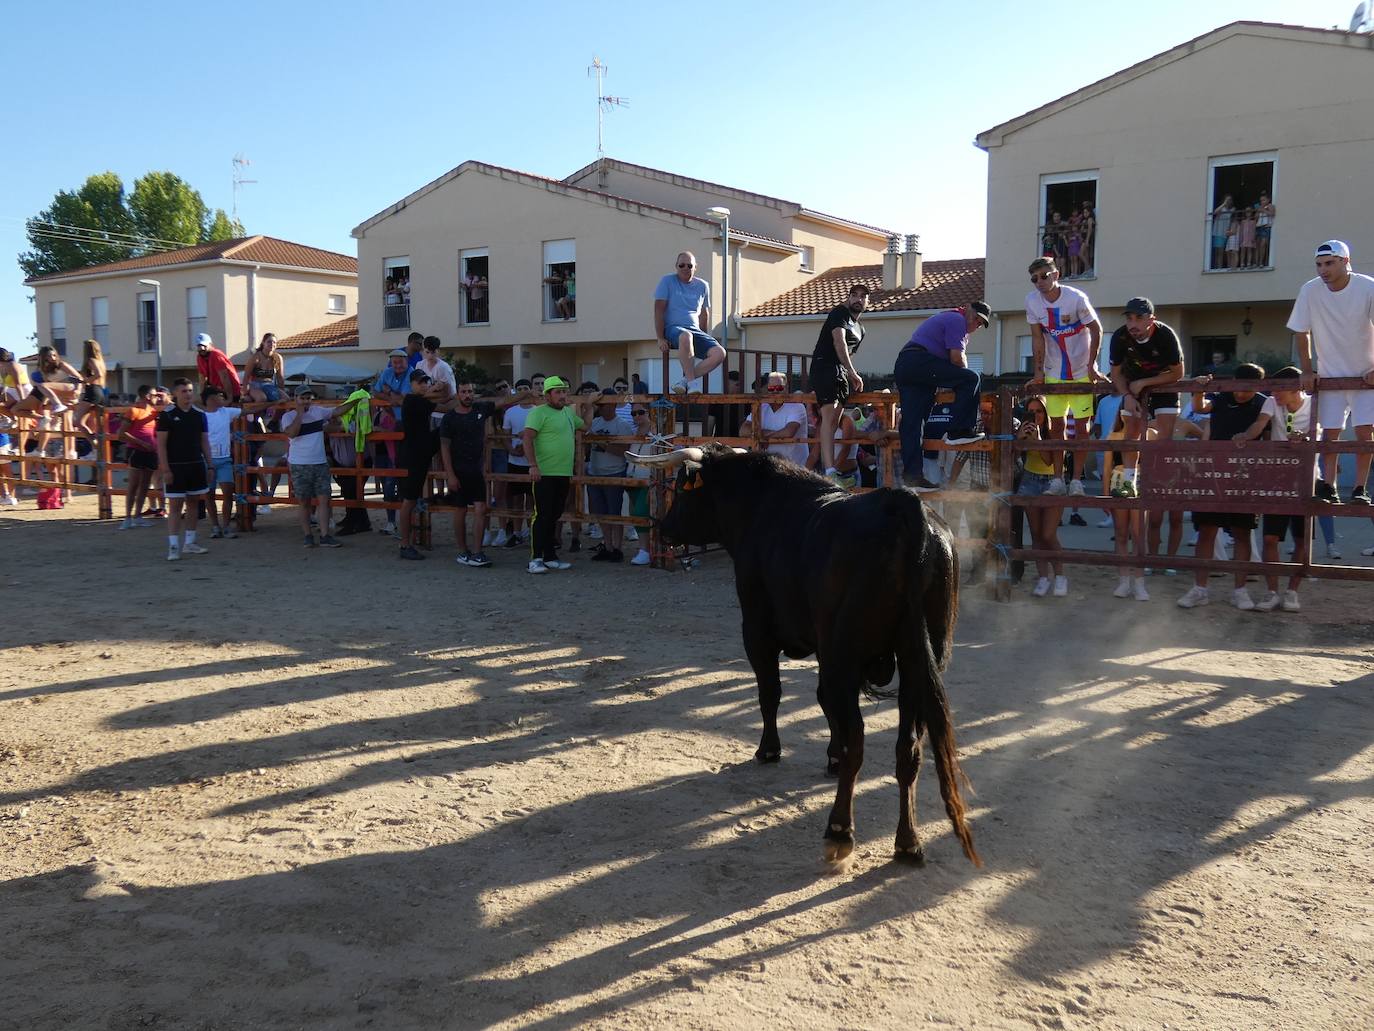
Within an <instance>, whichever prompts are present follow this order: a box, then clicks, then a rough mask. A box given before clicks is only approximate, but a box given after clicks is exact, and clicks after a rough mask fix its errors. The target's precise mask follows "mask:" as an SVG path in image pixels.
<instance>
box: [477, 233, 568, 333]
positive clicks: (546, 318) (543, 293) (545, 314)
mask: <svg viewBox="0 0 1374 1031" xmlns="http://www.w3.org/2000/svg"><path fill="white" fill-rule="evenodd" d="M561 244H568V245H570V246H571V251H570V252H568V253H570V255H571V256H570V257H569V256H562V257H560V254H562V253H563V252H564V251H567V248H565V247H561V246H559V245H561ZM550 246H552V247H553V248H554V253H553V254H552V255H551V254H550V253H549V248H550ZM541 252H542V254H543V257H544V264H543V269H544V274H543V275H542V276H540V280H541V282H540V284H539V285H540V292H539V310H540V321H541V322H552V323H554V324H559V323H563V322H576V321H577V316H576V315H574V316H573V317H572V318H570V319H564V318H560V317H559V316H558V315H556V314H555V313H554V308H553V287H552V286H550V285H549V284H548V283H545V282H542V280H544V279H547V278H548V277H549V275H550V274H551V272H552V269H553V266H555V265H571V266H572V267H573V275H574V276H576V275H577V240H575V239H561V240H545V241H544V242H543V245H542V247H541ZM550 257H552V258H554V259H555V260H553V261H550V260H549V258H550ZM487 270H488V271H487V283H488V284H490V283H491V271H490V270H491V258H490V257H488V258H487ZM490 307H491V306H490V303H488V311H487V314H488V316H490V314H491V310H490Z"/></svg>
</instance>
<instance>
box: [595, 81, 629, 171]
mask: <svg viewBox="0 0 1374 1031" xmlns="http://www.w3.org/2000/svg"><path fill="white" fill-rule="evenodd" d="M610 73H611V66H610V65H608V64H603V63H602V61H601V58H599V57H593V58H592V63H591V65H589V66H588V68H587V75H588V76H589V77H591V76H595V77H596V160H597V161H598V162H600V161H602V160H603V159H604V158H605V157H606V148H605V146H604V136H603V125H602V122H603V119H604V117H605V113H606V112H607V111H609V110H610V109H611V108H612V107H629V106H630V98H629V97H608V96H607V95H606V94H604V93H602V92H601V80H602V79H603V78H604V77H605V76H607V75H609V74H610Z"/></svg>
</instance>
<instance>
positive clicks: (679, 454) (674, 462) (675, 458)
mask: <svg viewBox="0 0 1374 1031" xmlns="http://www.w3.org/2000/svg"><path fill="white" fill-rule="evenodd" d="M625 457H626V458H628V459H629V460H630V461H631V462H638V463H639V464H640V465H661V466H664V467H665V468H668V469H676V468H677V467H678V466H680V465H681V464H682V463H683V462H698V463H700V462H701V460H702V459H703V458H704V457H705V452H703V451H702V450H701V448H699V447H684V448H679V449H678V450H677V451H665V452H663V453H662V454H657V455H636V454H632V453H630V452H628V451H627V452H626V453H625Z"/></svg>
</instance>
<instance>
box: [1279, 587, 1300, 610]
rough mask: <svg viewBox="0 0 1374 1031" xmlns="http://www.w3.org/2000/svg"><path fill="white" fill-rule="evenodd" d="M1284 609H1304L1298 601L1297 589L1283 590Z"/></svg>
mask: <svg viewBox="0 0 1374 1031" xmlns="http://www.w3.org/2000/svg"><path fill="white" fill-rule="evenodd" d="M1283 611H1284V612H1301V611H1302V605H1300V604H1299V603H1298V592H1297V591H1284V592H1283Z"/></svg>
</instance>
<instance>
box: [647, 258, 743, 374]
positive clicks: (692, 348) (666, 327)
mask: <svg viewBox="0 0 1374 1031" xmlns="http://www.w3.org/2000/svg"><path fill="white" fill-rule="evenodd" d="M696 267H697V259H696V255H694V254H692V253H691V252H690V251H683V252H682V253H681V254H679V255H678V256H677V272H676V274H672V275H667V276H664V277H663V278H662V279H660V280H659V281H658V287H657V288H656V289H655V290H654V333H655V335H656V336H657V338H658V348H659V350H660V351H661V352H662V353H663V354H667V353H668V352H669V351H676V352H677V357H678V361H679V362H680V363H681V364H682V375H683V378H682V379H680V380H678V382H676V383H675V384H673V390H674V391H675V392H676V393H679V394H685V393H686V392H687V391H689V390H692V389H694V388H697V387H699V386H700V384H698V383H697V382H696V380H697V379H699V378H701V377H703V376H705V375H706V374H707V373H709V372H710V371H711V370H712V369H714V368H715V367H716V366H717V365H719V364H720V363H721V362H723V361H725V348H723V347H721V346H720V344H718V343H716V339H715V337H713V336H711V335H710V333H708V332H707V329H708V328H709V327H710V325H711V287H710V285H709V284H708V283H707V282H706V280H704V279H699V278H698V277H697V276H696V275H694V273H695V272H696ZM694 358H695V359H696V362H694V361H693V359H694ZM697 363H700V364H697Z"/></svg>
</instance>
